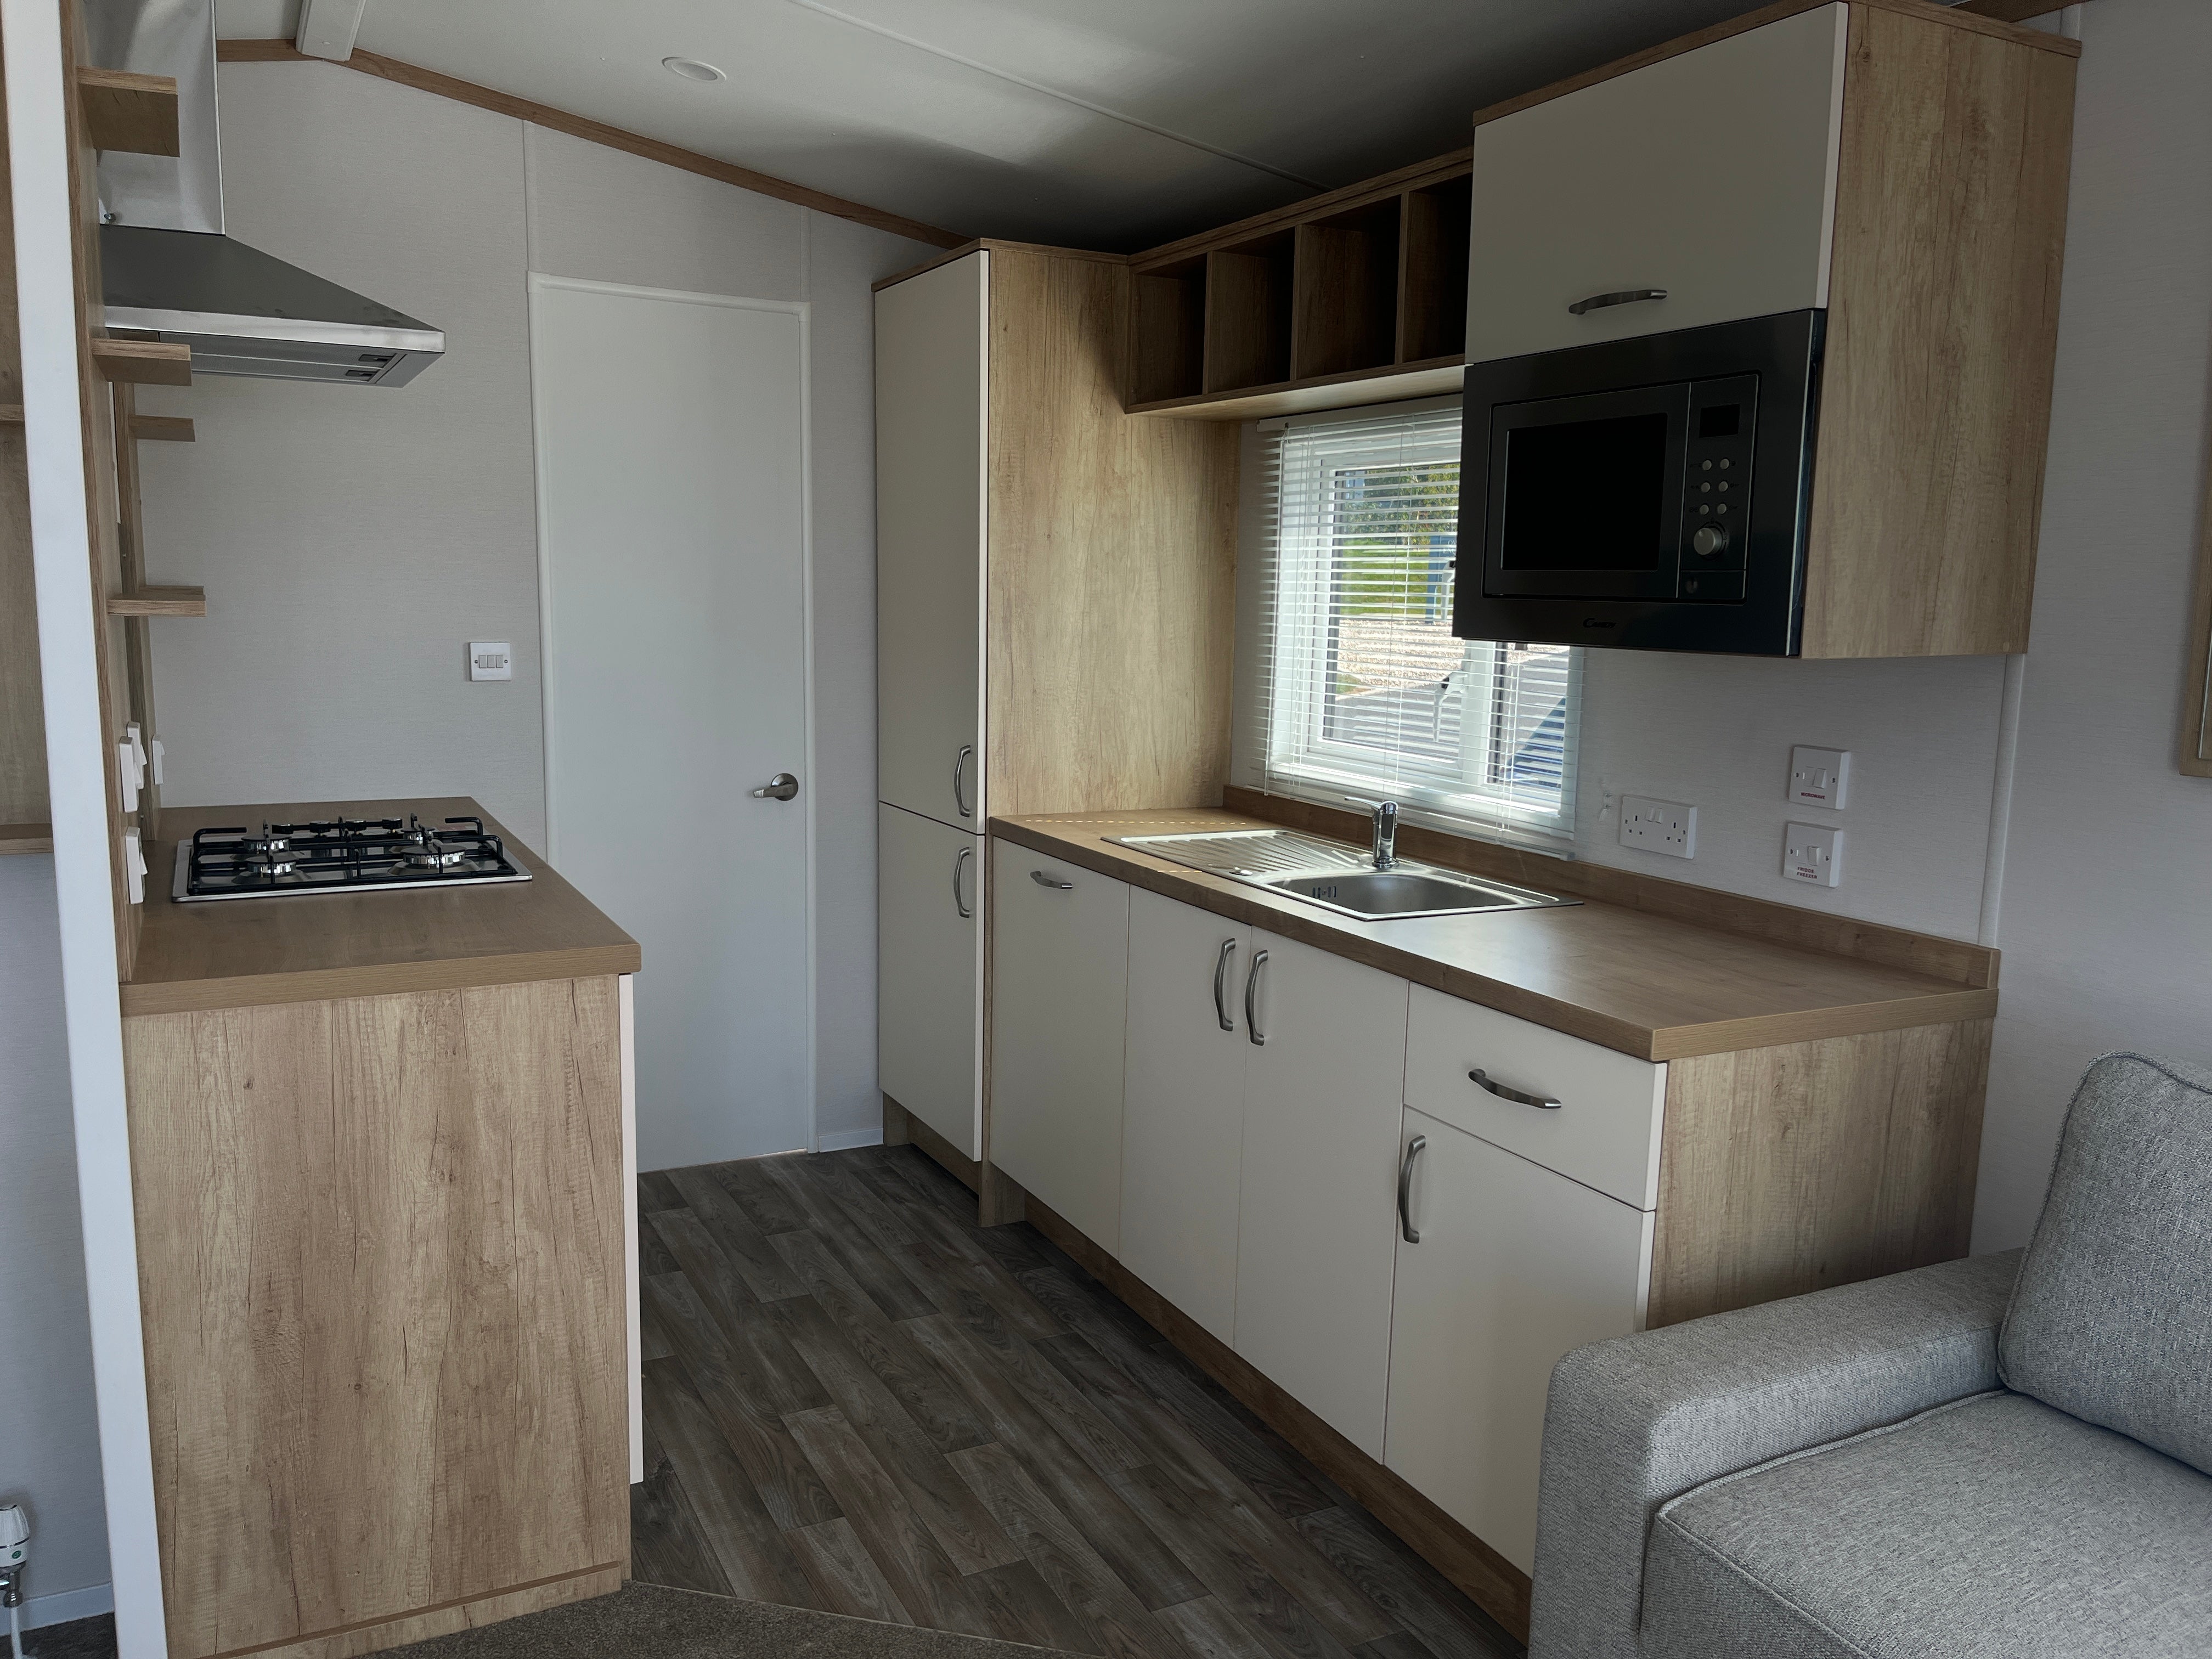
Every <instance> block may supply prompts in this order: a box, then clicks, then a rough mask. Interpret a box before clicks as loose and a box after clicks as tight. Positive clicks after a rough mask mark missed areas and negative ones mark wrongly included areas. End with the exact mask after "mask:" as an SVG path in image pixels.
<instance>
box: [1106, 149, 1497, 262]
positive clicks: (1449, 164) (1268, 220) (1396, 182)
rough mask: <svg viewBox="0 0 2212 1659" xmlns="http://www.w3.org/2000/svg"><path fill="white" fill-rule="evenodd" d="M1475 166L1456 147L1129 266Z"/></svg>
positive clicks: (1152, 252) (1142, 256)
mask: <svg viewBox="0 0 2212 1659" xmlns="http://www.w3.org/2000/svg"><path fill="white" fill-rule="evenodd" d="M1473 166H1474V150H1473V149H1455V150H1452V151H1449V152H1448V153H1447V154H1445V155H1432V156H1431V157H1430V158H1429V159H1428V160H1427V161H1414V162H1413V163H1411V164H1409V165H1408V166H1406V167H1398V168H1395V169H1394V170H1393V171H1391V172H1389V173H1376V175H1375V177H1373V178H1372V179H1360V180H1359V181H1358V183H1357V184H1350V185H1342V186H1340V187H1339V188H1338V189H1335V190H1330V191H1322V193H1321V194H1320V195H1318V196H1309V197H1305V198H1304V200H1302V201H1297V202H1291V203H1289V204H1286V205H1285V206H1282V207H1279V208H1271V209H1269V210H1267V212H1265V213H1255V214H1254V215H1253V216H1251V217H1250V218H1249V219H1239V220H1237V222H1235V223H1233V224H1227V225H1222V226H1220V227H1219V228H1216V229H1213V230H1205V231H1200V232H1199V233H1198V234H1195V235H1193V236H1185V237H1182V238H1181V239H1179V240H1176V241H1172V242H1163V243H1161V244H1160V246H1158V247H1152V248H1146V250H1145V251H1144V252H1141V253H1133V254H1131V255H1130V256H1129V263H1130V264H1132V265H1133V266H1135V267H1136V268H1137V269H1138V270H1147V269H1149V268H1151V267H1152V266H1154V265H1163V264H1175V263H1176V262H1177V261H1179V260H1183V259H1188V258H1190V257H1191V256H1192V255H1193V254H1194V253H1203V252H1206V251H1207V250H1208V249H1210V248H1216V247H1224V246H1229V245H1231V244H1232V243H1237V242H1249V241H1252V240H1256V239H1257V238H1259V237H1261V236H1265V235H1267V234H1269V233H1270V232H1273V231H1278V230H1286V229H1288V228H1291V226H1293V225H1296V224H1299V223H1301V222H1304V221H1305V220H1308V219H1321V218H1327V217H1328V216H1331V215H1332V214H1336V213H1341V212H1346V211H1347V210H1351V209H1352V208H1358V207H1364V206H1366V205H1367V204H1369V203H1370V202H1379V201H1382V200H1383V199H1384V198H1385V197H1392V196H1397V195H1401V194H1403V193H1404V192H1405V191H1409V190H1419V188H1420V187H1421V186H1422V185H1433V184H1438V183H1441V182H1442V181H1443V180H1444V179H1455V178H1457V177H1458V176H1459V175H1460V174H1461V173H1465V172H1467V171H1468V170H1469V169H1470V168H1471V167H1473Z"/></svg>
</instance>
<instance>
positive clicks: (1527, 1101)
mask: <svg viewBox="0 0 2212 1659" xmlns="http://www.w3.org/2000/svg"><path fill="white" fill-rule="evenodd" d="M1467 1078H1468V1082H1470V1083H1472V1084H1474V1086H1475V1087H1476V1088H1478V1089H1486V1090H1488V1091H1490V1092H1491V1093H1492V1094H1493V1095H1496V1096H1497V1097H1498V1098H1499V1099H1500V1100H1510V1101H1511V1102H1512V1103H1514V1104H1515V1105H1516V1106H1534V1108H1535V1109H1537V1110H1538V1111H1540V1112H1556V1111H1558V1110H1559V1102H1558V1101H1556V1100H1550V1099H1547V1098H1546V1097H1544V1096H1542V1095H1525V1094H1522V1092H1521V1091H1520V1090H1518V1089H1509V1088H1507V1087H1506V1086H1505V1085H1504V1084H1502V1083H1493V1082H1492V1081H1491V1080H1490V1074H1489V1073H1487V1072H1485V1071H1483V1070H1482V1069H1481V1068H1480V1067H1479V1066H1478V1067H1477V1068H1476V1069H1475V1070H1474V1071H1472V1072H1469V1073H1468V1074H1467Z"/></svg>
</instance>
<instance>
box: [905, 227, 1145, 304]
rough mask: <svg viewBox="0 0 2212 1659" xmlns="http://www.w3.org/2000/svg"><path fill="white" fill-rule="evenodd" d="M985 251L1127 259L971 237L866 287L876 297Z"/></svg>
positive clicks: (1125, 257)
mask: <svg viewBox="0 0 2212 1659" xmlns="http://www.w3.org/2000/svg"><path fill="white" fill-rule="evenodd" d="M986 248H989V249H992V250H994V251H995V252H1004V253H1042V254H1044V255H1046V256H1047V257H1048V258H1054V259H1095V260H1097V261H1098V262H1099V263H1100V264H1109V265H1126V264H1128V263H1129V256H1128V255H1127V254H1126V253H1101V252H1097V250H1096V249H1092V248H1086V247H1054V246H1050V245H1049V244H1048V243H1044V242H1006V241H1001V240H999V239H998V238H997V237H995V236H975V237H971V238H970V239H969V240H967V241H964V242H963V243H961V244H960V246H957V247H950V248H947V249H945V252H942V253H939V254H935V255H933V256H932V257H931V258H927V259H924V260H923V261H922V262H921V264H917V265H908V267H907V268H906V269H905V270H895V271H893V272H892V273H891V274H890V276H878V278H876V280H875V281H874V282H872V283H869V284H868V287H869V289H870V291H871V292H872V293H877V294H880V293H882V292H883V291H884V289H887V288H891V287H894V286H896V284H898V283H903V282H905V281H907V280H908V278H910V277H915V276H921V275H922V274H923V273H924V272H927V271H932V270H936V269H937V268H938V266H939V265H949V264H951V263H952V262H953V261H954V260H955V259H964V258H967V257H968V256H969V254H971V253H980V252H982V251H983V250H984V249H986Z"/></svg>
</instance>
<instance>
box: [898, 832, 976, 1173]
mask: <svg viewBox="0 0 2212 1659" xmlns="http://www.w3.org/2000/svg"><path fill="white" fill-rule="evenodd" d="M876 847H877V853H876V861H877V889H876V937H877V957H876V961H877V992H876V1007H877V1015H876V1045H877V1054H876V1068H877V1072H878V1077H879V1078H880V1079H881V1082H882V1085H883V1091H884V1093H885V1094H886V1095H888V1096H890V1097H891V1099H893V1100H894V1101H896V1102H897V1103H898V1104H899V1105H900V1106H902V1107H903V1108H904V1109H906V1110H908V1111H909V1112H911V1113H913V1114H914V1115H915V1116H916V1117H918V1118H920V1119H921V1121H923V1122H924V1123H927V1125H929V1127H931V1128H933V1129H934V1130H936V1131H937V1133H939V1134H940V1135H942V1136H944V1137H945V1139H946V1140H947V1141H949V1142H950V1143H951V1146H952V1148H953V1150H954V1151H956V1152H958V1153H959V1154H960V1156H961V1157H963V1158H981V1156H982V1154H981V1152H980V1151H979V1150H978V1149H979V1147H980V1146H981V1144H982V1133H983V1125H982V1075H983V924H982V920H981V918H982V915H983V902H984V888H985V879H984V873H985V872H984V869H983V862H982V860H983V852H984V847H985V843H984V842H982V840H981V838H979V837H977V836H971V835H969V833H968V832H967V831H966V830H964V829H949V828H947V827H946V826H945V825H944V824H942V823H938V822H937V821H936V820H935V819H934V818H926V817H922V816H921V814H919V813H915V812H906V811H901V810H900V809H899V808H897V807H896V806H878V808H877V809H876Z"/></svg>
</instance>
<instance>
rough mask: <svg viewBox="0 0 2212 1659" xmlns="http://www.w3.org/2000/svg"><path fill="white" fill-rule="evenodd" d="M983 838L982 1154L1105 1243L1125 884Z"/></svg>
mask: <svg viewBox="0 0 2212 1659" xmlns="http://www.w3.org/2000/svg"><path fill="white" fill-rule="evenodd" d="M991 848H992V878H993V885H992V889H991V939H992V951H993V957H992V968H991V983H992V1006H991V1162H992V1163H993V1164H995V1165H997V1166H998V1167H999V1168H1000V1169H1001V1170H1005V1171H1006V1173H1007V1174H1008V1175H1010V1176H1012V1177H1013V1178H1014V1179H1015V1180H1016V1181H1018V1182H1020V1183H1021V1184H1022V1186H1023V1187H1024V1188H1026V1189H1028V1191H1030V1193H1032V1194H1035V1195H1036V1197H1037V1198H1038V1199H1039V1200H1042V1202H1043V1203H1044V1205H1045V1206H1047V1207H1048V1208H1049V1209H1052V1210H1054V1211H1057V1212H1059V1213H1060V1215H1061V1216H1062V1217H1064V1218H1066V1220H1068V1221H1069V1222H1071V1223H1073V1225H1074V1226H1075V1228H1076V1230H1077V1231H1079V1232H1080V1233H1082V1234H1083V1235H1084V1236H1085V1237H1088V1238H1089V1239H1091V1241H1092V1242H1093V1243H1097V1244H1099V1245H1101V1246H1103V1248H1104V1249H1106V1250H1107V1251H1109V1253H1110V1252H1112V1251H1114V1250H1115V1249H1117V1248H1118V1246H1119V1243H1120V1235H1121V1043H1122V1026H1123V1022H1124V1015H1125V1013H1126V1011H1127V989H1128V971H1129V890H1128V888H1127V887H1126V886H1125V885H1123V884H1121V882H1118V881H1115V880H1114V879H1113V878H1110V877H1108V876H1101V875H1095V874H1093V873H1092V872H1090V871H1088V870H1085V869H1083V868H1081V867H1080V866H1077V865H1073V864H1063V863H1060V861H1058V860H1054V859H1048V858H1045V857H1043V856H1042V855H1041V854H1036V853H1032V852H1030V850H1029V849H1028V848H1025V847H1017V846H1015V845H1014V844H1013V843H1012V842H1006V841H997V842H992V843H991Z"/></svg>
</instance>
